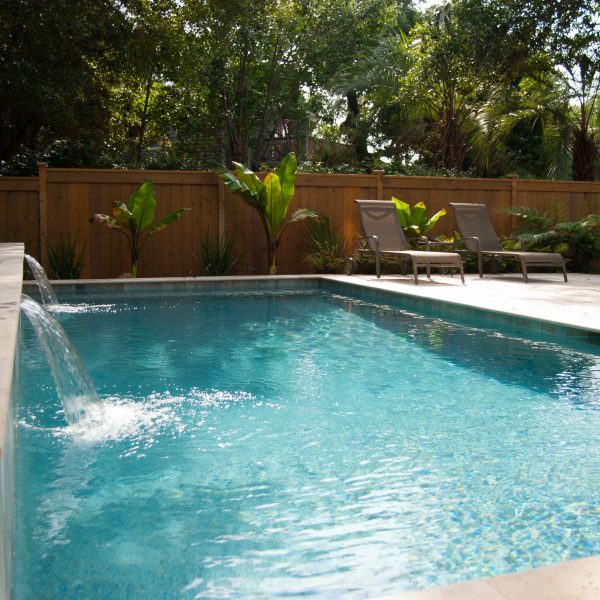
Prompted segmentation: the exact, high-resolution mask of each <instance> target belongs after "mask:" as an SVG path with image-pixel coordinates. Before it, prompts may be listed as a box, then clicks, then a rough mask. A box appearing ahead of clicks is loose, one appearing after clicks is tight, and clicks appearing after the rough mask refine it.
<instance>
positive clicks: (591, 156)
mask: <svg viewBox="0 0 600 600" xmlns="http://www.w3.org/2000/svg"><path fill="white" fill-rule="evenodd" d="M597 159H598V147H597V146H596V140H595V139H594V137H593V136H592V135H590V134H589V133H588V132H587V131H584V130H583V129H581V127H579V126H578V127H575V129H574V130H573V180H574V181H595V179H596V160H597Z"/></svg>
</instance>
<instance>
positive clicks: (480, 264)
mask: <svg viewBox="0 0 600 600" xmlns="http://www.w3.org/2000/svg"><path fill="white" fill-rule="evenodd" d="M477 268H478V269H479V277H483V254H481V252H478V253H477Z"/></svg>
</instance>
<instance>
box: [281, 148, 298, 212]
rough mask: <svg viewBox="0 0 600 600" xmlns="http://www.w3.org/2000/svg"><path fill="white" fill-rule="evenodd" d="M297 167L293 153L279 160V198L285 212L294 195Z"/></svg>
mask: <svg viewBox="0 0 600 600" xmlns="http://www.w3.org/2000/svg"><path fill="white" fill-rule="evenodd" d="M297 166H298V159H297V158H296V155H295V154H294V153H293V152H290V153H289V154H288V155H287V156H285V157H284V158H283V159H282V160H281V162H280V163H279V168H278V169H277V176H278V177H279V183H280V185H281V197H282V200H283V204H284V205H285V210H286V211H287V208H288V206H289V204H290V202H291V201H292V198H293V197H294V193H295V181H296V167H297Z"/></svg>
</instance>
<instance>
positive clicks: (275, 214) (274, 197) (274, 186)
mask: <svg viewBox="0 0 600 600" xmlns="http://www.w3.org/2000/svg"><path fill="white" fill-rule="evenodd" d="M264 186H265V192H266V198H267V204H266V206H265V218H266V220H267V225H268V227H269V232H270V233H271V236H274V235H275V234H276V233H277V231H278V230H279V228H280V227H281V223H282V221H283V219H284V218H285V213H286V212H287V206H285V205H284V203H283V199H282V196H281V185H280V182H279V177H277V175H275V173H269V174H268V175H267V176H266V177H265V181H264Z"/></svg>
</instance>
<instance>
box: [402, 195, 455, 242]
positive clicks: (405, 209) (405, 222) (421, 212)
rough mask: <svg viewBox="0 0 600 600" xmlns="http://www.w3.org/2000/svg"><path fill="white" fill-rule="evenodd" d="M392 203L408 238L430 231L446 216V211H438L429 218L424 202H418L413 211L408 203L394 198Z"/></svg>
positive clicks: (443, 209)
mask: <svg viewBox="0 0 600 600" xmlns="http://www.w3.org/2000/svg"><path fill="white" fill-rule="evenodd" d="M392 201H393V202H394V204H395V205H396V210H397V211H398V219H400V225H401V226H402V229H404V231H405V233H406V235H407V237H416V236H419V235H423V234H424V233H425V232H426V231H429V230H430V229H432V228H433V226H434V225H435V224H436V223H437V222H438V219H439V218H440V217H443V216H444V215H445V214H446V209H445V208H442V210H438V212H436V213H435V215H433V216H432V217H428V216H427V207H426V206H425V204H424V203H423V202H417V203H416V204H415V205H414V206H413V207H412V210H411V208H410V206H409V205H408V204H407V203H406V202H402V200H399V199H398V198H394V197H393V196H392Z"/></svg>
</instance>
